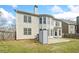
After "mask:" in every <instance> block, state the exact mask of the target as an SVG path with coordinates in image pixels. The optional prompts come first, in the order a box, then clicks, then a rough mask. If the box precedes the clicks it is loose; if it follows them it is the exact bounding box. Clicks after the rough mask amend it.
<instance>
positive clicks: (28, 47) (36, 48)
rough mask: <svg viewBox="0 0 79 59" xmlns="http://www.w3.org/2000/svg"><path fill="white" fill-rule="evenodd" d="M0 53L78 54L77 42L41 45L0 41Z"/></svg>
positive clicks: (16, 41) (28, 41)
mask: <svg viewBox="0 0 79 59" xmlns="http://www.w3.org/2000/svg"><path fill="white" fill-rule="evenodd" d="M0 52H13V53H15V52H17V53H19V52H20V53H21V52H23V53H24V52H29V53H31V52H35V53H38V52H44V53H46V52H61V53H63V52H72V53H73V52H77V53H78V52H79V40H78V39H77V40H72V41H70V42H65V43H55V44H49V45H42V44H40V43H38V41H35V40H6V41H2V40H1V41H0Z"/></svg>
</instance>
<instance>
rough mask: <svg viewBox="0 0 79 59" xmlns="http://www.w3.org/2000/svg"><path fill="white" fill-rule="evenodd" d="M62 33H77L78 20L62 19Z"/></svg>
mask: <svg viewBox="0 0 79 59" xmlns="http://www.w3.org/2000/svg"><path fill="white" fill-rule="evenodd" d="M61 21H62V34H63V35H64V34H75V33H76V21H71V20H65V19H62V20H61Z"/></svg>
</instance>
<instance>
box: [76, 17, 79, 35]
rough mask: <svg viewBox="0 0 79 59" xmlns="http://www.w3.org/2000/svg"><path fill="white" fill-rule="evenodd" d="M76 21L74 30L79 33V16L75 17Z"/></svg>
mask: <svg viewBox="0 0 79 59" xmlns="http://www.w3.org/2000/svg"><path fill="white" fill-rule="evenodd" d="M76 23H77V27H76V32H77V33H78V34H79V16H77V18H76Z"/></svg>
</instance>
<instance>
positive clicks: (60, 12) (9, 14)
mask: <svg viewBox="0 0 79 59" xmlns="http://www.w3.org/2000/svg"><path fill="white" fill-rule="evenodd" d="M15 9H16V10H22V11H26V12H31V13H34V5H0V11H1V12H3V14H4V15H3V17H4V18H7V20H10V19H15V18H16V12H15ZM38 13H39V14H49V15H52V16H54V17H55V18H59V19H67V20H76V17H77V16H79V5H38ZM15 20H16V19H15Z"/></svg>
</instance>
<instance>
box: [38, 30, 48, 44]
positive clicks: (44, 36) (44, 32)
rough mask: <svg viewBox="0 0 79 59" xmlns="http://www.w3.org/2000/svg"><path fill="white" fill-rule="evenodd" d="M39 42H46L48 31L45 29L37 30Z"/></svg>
mask: <svg viewBox="0 0 79 59" xmlns="http://www.w3.org/2000/svg"><path fill="white" fill-rule="evenodd" d="M39 42H40V43H42V44H48V31H47V30H46V29H41V30H39Z"/></svg>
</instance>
